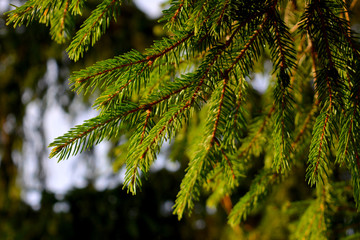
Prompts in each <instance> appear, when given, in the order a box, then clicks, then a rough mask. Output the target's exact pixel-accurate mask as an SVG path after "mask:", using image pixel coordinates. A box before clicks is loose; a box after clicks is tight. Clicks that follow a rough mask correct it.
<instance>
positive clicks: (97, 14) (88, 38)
mask: <svg viewBox="0 0 360 240" xmlns="http://www.w3.org/2000/svg"><path fill="white" fill-rule="evenodd" d="M121 3H122V1H121V0H105V1H103V2H102V3H101V4H99V5H98V6H97V8H96V9H95V10H94V11H93V12H92V13H91V15H90V17H89V18H87V19H86V20H85V22H84V23H83V24H82V26H81V29H80V30H79V31H78V32H77V33H76V36H75V37H74V39H73V40H72V42H71V43H70V45H69V47H68V48H67V49H66V51H67V52H68V55H69V58H70V59H72V60H74V61H77V60H79V58H80V57H82V56H83V54H84V52H86V51H87V50H88V49H89V46H90V45H91V46H93V45H94V44H95V42H97V41H98V40H99V38H100V36H101V35H102V34H103V33H104V32H105V30H106V28H107V27H108V26H109V25H110V19H111V17H113V18H116V15H117V13H116V11H117V10H118V8H119V6H120V5H121ZM99 30H100V31H99Z"/></svg>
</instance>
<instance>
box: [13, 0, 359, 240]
mask: <svg viewBox="0 0 360 240" xmlns="http://www.w3.org/2000/svg"><path fill="white" fill-rule="evenodd" d="M83 4H84V2H83V1H79V0H71V1H70V0H67V1H65V0H63V1H50V0H32V1H28V2H26V3H25V4H24V5H23V6H21V7H18V8H16V9H15V10H13V11H10V12H9V13H8V24H13V25H14V26H15V27H16V26H18V25H21V24H28V23H30V22H32V21H38V22H41V23H45V24H48V25H50V33H51V35H52V38H53V39H54V40H55V41H57V42H59V43H64V42H66V43H67V42H68V40H67V39H68V38H69V37H70V34H71V30H72V27H73V24H72V23H73V18H74V17H76V16H77V15H81V14H82V5H83ZM121 4H122V1H115V0H104V1H101V3H99V5H98V6H97V7H96V8H95V9H94V10H93V12H92V13H91V14H90V15H89V16H88V17H87V19H86V20H85V21H84V23H83V24H82V26H81V27H80V29H79V30H78V31H77V33H76V34H75V36H74V37H73V38H72V40H71V41H70V43H69V47H68V48H67V52H68V54H69V57H70V59H72V60H74V61H77V60H78V59H79V58H81V57H83V54H84V53H85V52H86V51H87V50H88V49H89V47H91V46H92V45H94V44H95V43H96V42H97V40H98V39H99V38H100V37H101V35H102V34H104V33H105V32H106V28H107V27H108V26H109V22H110V21H111V20H113V19H114V20H116V17H117V15H118V14H121V13H120V12H119V10H118V8H119V6H120V5H121ZM350 4H351V1H341V0H308V1H305V2H304V1H295V0H293V1H280V0H279V1H277V0H272V1H270V0H262V1H252V0H238V1H231V0H222V1H219V0H197V1H195V0H179V1H175V0H173V1H170V7H169V9H168V10H166V11H164V16H163V18H162V21H163V22H164V28H165V29H166V31H167V34H168V36H167V37H165V38H163V39H161V40H158V41H156V42H155V43H154V44H153V45H152V46H151V47H150V48H149V49H147V50H146V51H145V52H143V53H141V52H138V51H136V50H133V51H130V52H128V53H125V54H123V55H121V56H115V57H114V58H113V59H108V60H104V61H99V62H98V63H96V64H94V65H93V66H89V67H87V68H85V69H83V70H80V71H77V72H74V73H73V74H72V75H71V77H70V83H71V87H72V89H73V90H75V91H77V92H78V93H84V94H86V93H92V94H94V91H95V90H100V92H101V93H100V96H98V98H97V99H96V101H95V103H94V108H96V109H98V110H99V115H98V116H97V117H95V118H92V119H89V120H87V121H85V123H84V124H82V125H79V126H76V127H74V128H72V129H71V130H70V131H69V132H68V133H66V134H64V135H63V136H61V137H58V138H56V139H55V141H54V142H53V143H51V144H50V147H52V152H51V154H50V157H57V158H58V159H59V161H60V160H64V159H67V158H69V157H70V156H71V155H76V154H78V153H80V152H83V151H85V150H87V149H89V148H90V147H91V146H93V145H94V144H98V143H100V142H101V141H103V140H105V139H108V140H112V141H114V142H116V143H118V144H119V145H121V144H124V145H125V146H127V152H122V153H121V154H122V156H121V157H119V158H118V161H124V160H121V159H124V157H125V156H126V160H125V162H126V176H125V188H127V189H128V191H130V192H131V193H133V194H135V193H136V191H137V189H138V188H139V187H140V186H141V182H142V180H143V177H142V174H145V175H146V174H147V173H148V172H149V169H150V167H151V165H152V163H153V162H154V161H155V159H156V157H157V155H158V154H159V152H160V150H161V147H162V145H163V143H164V142H165V141H170V142H171V146H172V148H173V151H174V152H175V153H174V156H175V158H176V159H178V160H179V161H183V160H184V159H189V161H188V163H187V164H188V165H187V166H188V167H187V169H186V171H185V175H184V178H183V180H182V183H181V186H180V191H179V193H178V196H177V199H176V202H175V206H174V213H175V214H177V215H178V217H179V219H181V218H182V217H183V214H184V212H185V211H187V212H189V213H190V212H191V211H192V210H193V208H194V203H195V201H197V200H199V198H200V196H201V195H202V193H204V191H205V192H208V193H209V194H210V195H209V198H208V204H209V205H211V206H216V205H218V204H220V202H222V201H223V199H225V198H229V196H232V195H233V196H236V195H237V193H238V192H237V189H238V187H239V185H241V182H242V181H243V180H244V179H245V176H247V177H246V178H248V177H251V176H252V172H253V170H254V168H255V167H254V166H255V165H256V164H258V163H260V165H261V169H257V174H256V175H257V176H256V177H255V178H254V179H253V180H252V184H251V186H250V187H249V189H248V191H247V192H246V193H245V194H242V196H241V197H240V199H236V201H237V202H236V203H235V205H234V207H233V208H232V209H231V211H230V213H229V223H230V224H231V225H233V226H235V225H238V224H240V223H241V222H243V221H245V220H246V218H247V216H249V215H251V214H252V213H253V212H254V211H256V209H258V208H260V207H261V206H264V205H266V201H265V200H266V199H267V197H268V195H269V194H270V193H271V191H272V189H273V188H276V186H278V185H281V184H286V182H287V181H288V179H289V178H290V176H291V175H292V174H294V173H296V172H297V169H298V168H304V167H305V168H306V176H305V179H304V181H307V182H308V184H309V185H310V186H311V187H312V188H311V189H312V190H313V191H314V192H315V193H316V194H315V195H316V196H315V197H314V198H313V199H310V200H309V199H306V200H304V199H300V200H303V201H304V202H301V201H300V202H292V203H291V204H292V206H294V207H296V206H297V205H300V204H303V205H305V206H306V211H304V212H303V213H301V214H300V215H299V218H298V219H297V222H296V225H297V227H296V230H294V231H293V234H292V236H293V237H294V239H322V238H327V237H330V236H332V235H333V234H335V233H334V232H335V230H334V229H333V228H332V227H331V226H332V222H333V221H334V219H333V217H335V216H336V212H337V211H340V209H341V207H344V204H345V206H346V207H347V208H356V209H357V211H359V210H360V157H359V152H360V148H359V146H360V144H359V141H360V135H359V133H360V107H359V102H360V99H359V92H360V83H359V79H360V78H359V77H360V52H359V50H360V48H359V42H358V39H357V34H356V33H355V32H354V31H353V30H352V29H351V22H350V19H349V11H350ZM269 60H270V61H271V62H272V72H271V76H270V77H269V78H270V80H269V81H270V84H269V87H268V89H267V91H266V92H265V93H264V94H263V96H262V100H263V103H260V102H259V100H258V97H256V96H257V95H256V93H254V90H253V87H252V84H251V83H252V81H253V79H254V77H255V76H256V74H255V73H256V72H259V71H260V69H261V67H262V66H263V65H264V62H265V61H269ZM260 108H261V109H260ZM184 134H185V135H186V136H184ZM122 136H125V137H127V138H128V142H127V143H124V142H123V141H120V137H122ZM129 136H130V137H129ZM179 146H181V147H182V148H181V149H180V150H177V148H179ZM122 149H123V150H124V148H122ZM176 151H177V153H176ZM181 156H182V157H181ZM184 156H186V157H184ZM114 164H115V165H117V166H119V165H121V164H120V163H118V162H115V163H114ZM349 174H351V181H349V180H350V178H348V177H347V176H348V175H349ZM339 175H340V177H339ZM337 186H342V187H340V188H339V187H337ZM348 188H351V189H352V192H353V194H352V196H350V195H349V194H348V191H347V189H348ZM310 191H311V190H310ZM341 195H346V196H348V199H347V200H346V201H342V200H341V199H340V198H341V197H340V196H341ZM234 198H235V197H233V199H234ZM234 200H235V199H234ZM337 204H338V205H337ZM350 218H351V220H350V221H353V220H354V219H357V218H356V213H355V214H353V215H351V216H350ZM354 221H355V220H354ZM358 232H359V231H358V230H355V233H357V234H358ZM344 236H345V235H344Z"/></svg>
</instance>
